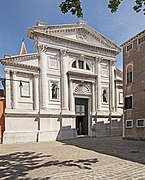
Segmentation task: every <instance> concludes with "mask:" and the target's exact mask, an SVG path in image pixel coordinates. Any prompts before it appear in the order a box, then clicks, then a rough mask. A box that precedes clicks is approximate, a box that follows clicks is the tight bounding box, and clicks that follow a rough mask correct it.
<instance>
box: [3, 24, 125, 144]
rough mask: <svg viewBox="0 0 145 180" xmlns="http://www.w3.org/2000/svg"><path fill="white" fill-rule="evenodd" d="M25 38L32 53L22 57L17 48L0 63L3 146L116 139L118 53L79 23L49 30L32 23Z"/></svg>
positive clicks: (119, 93)
mask: <svg viewBox="0 0 145 180" xmlns="http://www.w3.org/2000/svg"><path fill="white" fill-rule="evenodd" d="M28 37H29V38H30V39H32V40H33V41H34V44H35V48H36V53H31V54H28V53H27V51H26V48H25V45H24V42H23V46H22V49H21V53H20V55H17V56H11V57H5V58H4V59H1V63H2V64H3V65H4V69H5V93H6V109H5V131H4V134H3V143H15V142H30V141H49V140H61V139H71V138H76V137H77V136H78V135H87V136H90V137H102V136H111V135H121V133H122V108H123V97H122V90H123V87H122V72H121V71H120V70H119V69H117V68H116V55H117V54H118V53H119V52H120V47H118V46H117V45H116V44H115V43H113V42H112V41H110V40H108V39H107V38H106V37H104V36H103V35H101V34H100V33H98V32H96V31H95V30H94V29H92V28H91V27H89V26H88V25H87V23H86V22H84V21H79V22H78V23H76V24H68V25H52V26H49V25H46V24H44V23H41V22H38V23H37V24H36V26H34V27H32V28H29V30H28Z"/></svg>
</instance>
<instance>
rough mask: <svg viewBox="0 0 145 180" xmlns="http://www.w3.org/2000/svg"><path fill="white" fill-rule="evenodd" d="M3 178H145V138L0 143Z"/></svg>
mask: <svg viewBox="0 0 145 180" xmlns="http://www.w3.org/2000/svg"><path fill="white" fill-rule="evenodd" d="M0 179H1V180H8V179H12V180H13V179H24V180H28V179H30V180H31V179H32V180H39V179H40V180H41V179H42V180H45V179H50V180H69V179H70V180H145V141H131V140H123V139H122V138H121V137H108V138H86V137H85V138H77V139H73V140H66V141H61V142H58V141H55V142H54V141H53V142H38V143H21V144H20V143H19V144H7V145H6V144H0Z"/></svg>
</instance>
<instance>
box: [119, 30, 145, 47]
mask: <svg viewBox="0 0 145 180" xmlns="http://www.w3.org/2000/svg"><path fill="white" fill-rule="evenodd" d="M144 33H145V30H143V31H141V32H140V33H138V34H136V35H135V36H133V37H132V38H130V39H129V40H127V41H126V42H125V43H123V44H122V45H121V47H124V46H125V45H126V44H128V43H131V41H133V40H135V39H136V38H138V37H139V36H140V35H142V34H144Z"/></svg>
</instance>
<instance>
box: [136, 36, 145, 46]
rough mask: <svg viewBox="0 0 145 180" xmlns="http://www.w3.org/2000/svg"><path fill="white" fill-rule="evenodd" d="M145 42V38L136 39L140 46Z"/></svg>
mask: <svg viewBox="0 0 145 180" xmlns="http://www.w3.org/2000/svg"><path fill="white" fill-rule="evenodd" d="M144 41H145V36H143V37H141V38H139V39H138V44H141V43H143V42H144Z"/></svg>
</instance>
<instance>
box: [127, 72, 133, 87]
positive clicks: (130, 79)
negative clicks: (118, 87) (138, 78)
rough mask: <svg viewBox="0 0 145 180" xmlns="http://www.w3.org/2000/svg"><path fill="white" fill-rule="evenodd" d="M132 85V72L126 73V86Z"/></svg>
mask: <svg viewBox="0 0 145 180" xmlns="http://www.w3.org/2000/svg"><path fill="white" fill-rule="evenodd" d="M130 83H132V71H131V72H128V73H127V84H130Z"/></svg>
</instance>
